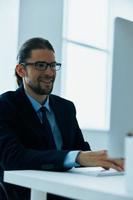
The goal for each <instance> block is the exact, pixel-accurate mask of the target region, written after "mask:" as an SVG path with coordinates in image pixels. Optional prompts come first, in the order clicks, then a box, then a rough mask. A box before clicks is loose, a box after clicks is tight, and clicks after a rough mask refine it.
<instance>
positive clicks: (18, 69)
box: [16, 64, 26, 78]
mask: <svg viewBox="0 0 133 200" xmlns="http://www.w3.org/2000/svg"><path fill="white" fill-rule="evenodd" d="M16 72H17V74H18V75H19V76H20V77H21V78H23V77H24V76H25V73H26V71H25V68H24V66H23V65H22V64H17V65H16Z"/></svg>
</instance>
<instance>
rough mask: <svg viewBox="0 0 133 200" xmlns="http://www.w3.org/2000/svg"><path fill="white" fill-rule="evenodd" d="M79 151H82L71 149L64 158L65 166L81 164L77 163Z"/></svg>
mask: <svg viewBox="0 0 133 200" xmlns="http://www.w3.org/2000/svg"><path fill="white" fill-rule="evenodd" d="M79 152H80V151H70V152H69V153H68V154H67V155H66V158H65V160H64V167H68V168H71V167H78V166H80V165H79V164H78V163H76V158H77V155H78V154H79Z"/></svg>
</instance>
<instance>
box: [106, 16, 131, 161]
mask: <svg viewBox="0 0 133 200" xmlns="http://www.w3.org/2000/svg"><path fill="white" fill-rule="evenodd" d="M112 50H113V52H112V59H113V60H112V89H111V110H110V130H109V144H108V151H109V157H113V158H120V157H124V142H125V136H126V134H127V133H128V132H129V131H131V130H133V22H131V21H129V20H127V19H123V18H120V17H117V18H115V21H114V34H113V48H112Z"/></svg>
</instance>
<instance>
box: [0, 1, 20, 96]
mask: <svg viewBox="0 0 133 200" xmlns="http://www.w3.org/2000/svg"><path fill="white" fill-rule="evenodd" d="M18 15H19V0H0V93H3V92H5V91H7V90H13V89H14V88H15V78H14V69H15V64H16V52H17V43H18Z"/></svg>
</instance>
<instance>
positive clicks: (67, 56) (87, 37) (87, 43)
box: [62, 0, 109, 130]
mask: <svg viewBox="0 0 133 200" xmlns="http://www.w3.org/2000/svg"><path fill="white" fill-rule="evenodd" d="M107 58H108V1H107V0H100V1H99V0H66V1H64V32H63V62H64V63H63V69H62V85H63V87H62V88H63V89H62V95H63V96H65V97H66V98H67V99H70V100H72V101H73V102H74V104H75V106H76V109H77V118H78V121H79V124H80V127H81V128H82V129H104V130H105V129H106V130H107V129H108V128H109V127H108V119H107V118H108V117H107V116H108V106H107V105H108V103H107V102H108V98H107V96H108V95H107V92H108V91H107V85H108V79H107V78H108V65H107V60H108V59H107ZM64 88H65V89H64Z"/></svg>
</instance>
